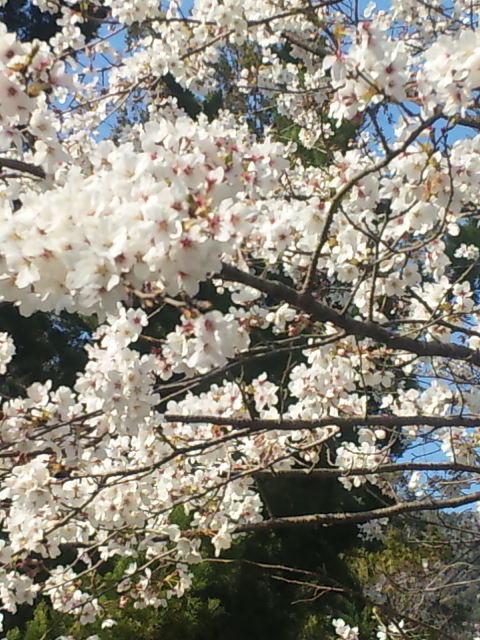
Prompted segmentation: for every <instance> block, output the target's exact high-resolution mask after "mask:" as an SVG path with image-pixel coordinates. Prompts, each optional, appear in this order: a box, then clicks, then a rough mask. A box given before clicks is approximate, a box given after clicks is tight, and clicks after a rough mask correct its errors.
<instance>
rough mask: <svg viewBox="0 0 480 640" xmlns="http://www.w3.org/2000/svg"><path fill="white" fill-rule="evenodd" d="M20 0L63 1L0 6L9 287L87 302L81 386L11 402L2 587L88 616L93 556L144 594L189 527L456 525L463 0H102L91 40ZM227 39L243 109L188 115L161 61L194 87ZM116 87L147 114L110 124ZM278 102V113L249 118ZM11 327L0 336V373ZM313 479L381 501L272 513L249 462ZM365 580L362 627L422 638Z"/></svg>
mask: <svg viewBox="0 0 480 640" xmlns="http://www.w3.org/2000/svg"><path fill="white" fill-rule="evenodd" d="M36 4H37V5H38V7H39V9H40V10H42V11H51V12H52V13H57V12H59V13H60V17H59V18H58V19H57V23H58V25H59V27H61V29H60V30H59V31H58V32H57V34H56V35H55V36H53V37H52V38H51V39H50V40H49V41H48V42H40V41H32V42H20V41H18V40H17V39H16V38H15V36H14V35H13V34H12V33H8V32H7V30H6V29H5V28H4V27H3V28H2V27H1V26H0V28H1V32H0V35H1V38H0V67H1V76H0V114H1V119H0V144H1V146H2V149H1V155H0V167H1V170H2V173H1V178H2V181H1V194H2V198H1V201H0V207H1V209H0V216H1V224H0V244H1V247H2V251H1V258H0V296H1V300H2V301H6V302H12V303H15V304H16V305H17V306H18V309H19V311H20V313H21V314H22V315H25V316H28V315H30V314H33V313H34V312H36V311H48V312H55V313H60V312H63V311H66V312H69V313H79V314H82V315H84V316H95V317H96V318H98V322H99V323H100V324H99V327H98V329H97V330H96V332H95V334H94V336H93V338H94V340H93V342H92V344H90V345H89V346H87V348H86V350H87V355H88V361H87V364H86V366H85V368H84V370H83V371H82V372H81V373H80V374H79V375H78V377H77V380H76V382H75V384H74V385H73V386H72V387H71V388H69V387H65V386H62V387H59V388H54V387H52V385H51V384H49V383H48V382H47V383H34V384H32V385H31V386H29V388H28V389H27V392H26V394H25V395H24V396H20V397H5V398H4V399H3V404H2V422H1V432H0V459H1V471H2V482H1V486H0V500H1V506H0V508H1V526H2V537H1V542H0V544H1V549H0V562H1V568H0V573H1V580H0V598H1V600H2V603H3V608H4V609H5V610H6V611H9V612H15V610H16V608H17V606H18V605H19V604H23V603H27V604H30V605H31V604H33V602H34V600H35V599H36V598H37V596H39V595H42V596H46V597H48V598H49V599H50V601H51V603H52V604H53V606H54V607H55V608H56V609H58V610H59V611H64V612H73V613H75V614H77V615H78V617H79V618H80V621H81V622H83V623H88V622H90V621H92V620H94V619H96V618H97V617H101V616H102V615H104V612H103V610H102V603H101V599H100V596H101V593H100V592H101V589H98V588H97V583H96V581H95V580H90V576H92V575H93V574H94V571H95V570H96V569H98V568H99V567H100V566H101V565H102V563H105V562H107V561H109V560H110V559H112V558H116V557H128V558H131V562H130V563H129V564H128V565H127V566H126V568H125V571H124V575H122V577H121V579H120V580H119V582H118V586H117V588H118V592H119V593H121V594H122V598H124V599H125V600H128V599H133V600H134V601H135V602H136V604H137V606H138V607H142V606H145V605H146V604H154V605H157V606H161V605H163V604H164V603H165V601H166V600H168V599H169V598H172V597H181V596H182V595H183V593H184V592H185V590H187V589H188V587H189V584H190V581H191V572H190V567H191V566H192V565H194V564H196V563H199V562H201V561H202V553H201V548H202V544H203V543H204V541H205V540H209V541H210V543H211V544H212V546H213V549H214V551H215V554H216V555H219V554H220V553H221V552H222V550H225V549H228V548H229V547H230V545H231V544H232V541H233V540H234V539H235V538H236V537H238V536H241V535H242V534H245V533H247V532H252V531H262V530H279V529H291V530H298V531H299V535H301V531H302V530H303V529H304V528H305V527H306V526H309V525H315V526H317V527H326V526H330V525H334V524H338V523H350V524H358V525H361V526H360V527H359V530H360V532H362V533H363V535H381V533H382V527H387V526H388V519H389V518H393V517H397V516H401V515H403V514H420V513H421V514H424V513H426V512H431V511H435V512H442V510H445V509H451V508H460V507H462V508H463V510H462V513H461V520H462V526H461V528H460V530H461V533H462V535H458V538H455V540H458V545H460V546H462V545H463V546H464V547H465V550H466V551H467V548H468V549H470V548H471V547H472V545H473V543H474V541H475V539H477V538H478V509H477V504H478V502H479V501H480V490H479V488H478V473H479V471H480V466H479V458H478V454H479V444H480V441H479V427H480V418H479V415H478V412H479V408H480V401H479V397H480V396H479V394H478V389H477V386H478V383H479V366H480V354H479V345H480V341H479V338H480V330H479V327H478V326H477V325H478V292H477V291H476V289H475V285H474V282H473V284H472V279H471V277H470V274H471V273H472V272H473V271H475V270H476V269H477V268H478V261H479V249H478V247H477V246H476V245H475V244H468V243H460V245H459V246H458V247H457V248H456V249H455V251H454V255H453V256H452V252H451V247H452V243H455V238H456V237H457V236H458V235H459V234H461V232H462V229H464V228H465V226H466V225H467V224H469V225H474V226H475V227H476V224H477V217H478V195H477V192H476V189H477V188H478V176H479V175H480V173H479V169H480V155H479V150H480V145H479V139H478V133H477V132H478V130H479V129H480V118H479V113H478V100H479V93H478V89H479V87H480V55H479V51H480V46H479V45H480V28H479V25H478V19H479V15H480V3H478V2H475V1H472V0H455V1H452V2H443V1H441V0H429V1H427V2H423V1H422V2H418V1H417V0H416V1H410V0H401V1H400V0H392V2H391V8H390V9H389V11H385V10H379V9H376V8H375V6H374V4H370V5H368V6H366V7H365V6H363V5H362V6H361V3H359V2H357V1H348V2H347V1H341V0H320V1H319V2H314V1H313V0H264V1H262V2H260V1H259V0H255V2H253V1H251V0H246V1H245V2H243V3H238V2H232V1H231V0H223V1H220V0H218V1H217V0H197V1H195V2H194V3H193V6H192V7H191V9H190V10H189V11H188V12H187V13H185V12H184V11H183V10H182V7H181V6H180V5H179V4H178V3H177V2H175V1H172V2H168V3H161V5H160V6H159V5H158V2H157V0H155V1H152V0H142V1H137V0H136V1H133V0H132V1H131V2H130V1H128V2H126V1H122V2H118V1H117V0H109V1H105V2H102V3H97V4H98V5H100V4H101V8H102V12H101V13H99V14H98V15H101V16H102V18H101V19H102V21H103V25H102V26H101V27H100V29H99V31H98V37H97V38H96V39H93V40H91V41H88V42H87V41H86V40H85V36H84V35H83V33H82V31H81V25H82V23H83V22H84V21H86V20H91V19H92V16H91V15H88V14H87V13H86V12H85V11H83V10H80V9H78V8H75V6H74V5H73V4H72V3H69V2H65V3H57V2H46V1H44V0H37V2H36ZM90 4H95V3H90ZM105 9H107V12H106V17H103V16H104V14H105ZM98 19H99V20H100V18H98ZM127 31H128V32H129V33H130V35H131V34H132V33H135V34H136V35H134V36H133V37H129V38H128V39H123V36H124V35H125V34H126V33H127ZM122 34H123V35H122ZM119 41H120V42H122V44H121V45H120V46H119V45H118V42H119ZM239 46H242V47H243V48H244V49H243V50H244V51H250V52H251V55H243V56H236V55H234V52H235V47H239ZM222 56H223V58H224V59H225V57H226V59H227V60H229V64H230V73H231V82H232V85H233V84H234V85H235V87H236V91H237V92H240V93H243V95H244V96H245V101H244V103H243V104H244V105H245V106H246V107H247V108H248V109H250V112H249V113H248V114H246V113H243V112H242V111H241V110H238V109H237V110H235V109H231V110H223V111H220V112H219V113H218V115H217V117H216V118H215V119H212V120H211V121H209V120H208V118H207V117H206V116H205V115H198V117H197V118H196V119H192V118H191V117H190V116H188V115H187V114H186V113H185V112H184V111H182V110H181V108H179V106H178V104H177V103H176V101H175V100H173V99H172V98H171V97H168V96H165V95H164V94H162V91H161V90H159V87H160V88H161V86H160V85H161V82H162V79H163V78H166V77H173V78H174V79H175V81H176V83H178V84H179V85H180V86H182V87H184V88H185V89H188V90H189V91H190V92H191V93H192V94H193V95H194V96H195V97H196V99H198V100H199V101H200V103H201V102H202V99H203V97H204V96H208V95H211V94H212V92H215V91H216V90H218V88H219V87H218V74H217V73H216V69H217V67H216V65H217V63H218V62H219V60H220V59H222ZM169 74H170V75H169ZM135 103H136V104H141V105H142V110H143V112H144V116H145V117H144V118H143V120H144V121H142V123H141V124H139V123H136V124H134V123H130V124H128V125H126V126H123V127H122V128H121V131H120V133H118V131H117V132H116V135H115V136H114V137H109V136H108V135H107V134H106V133H105V132H106V131H109V130H110V128H111V126H112V125H113V124H114V123H115V117H116V116H117V115H118V114H119V113H121V112H122V110H124V109H127V110H128V109H129V108H130V105H132V104H135ZM269 104H270V105H271V104H274V108H275V111H276V113H277V114H279V115H280V116H283V117H284V118H286V119H287V120H288V122H289V123H291V127H294V128H295V131H296V136H293V137H292V136H285V135H284V136H282V135H280V133H281V132H279V130H278V127H276V126H275V122H274V121H273V119H272V120H271V122H269V117H268V114H267V117H266V118H265V119H264V120H262V127H260V128H258V127H255V122H256V120H255V119H256V118H257V117H259V114H258V113H257V111H260V110H262V109H264V108H266V107H265V105H267V106H268V105H269ZM256 110H257V111H256ZM345 121H353V122H356V123H358V129H357V132H356V134H355V138H354V139H353V140H352V141H351V144H350V148H348V149H341V148H337V149H335V135H336V132H337V129H338V127H339V126H341V125H342V123H344V122H345ZM269 124H271V127H270V128H269V127H268V125H269ZM301 149H303V150H305V149H310V150H312V151H315V152H317V153H320V154H323V155H322V157H324V158H325V162H324V163H323V164H321V165H320V166H319V165H318V163H313V162H311V157H312V156H311V155H310V156H309V155H308V154H307V153H301V152H299V150H301ZM459 266H460V268H459ZM206 287H208V288H209V291H210V294H209V296H208V300H205V294H204V292H205V288H206ZM212 292H213V293H212ZM160 309H167V310H169V312H170V313H169V316H168V317H169V318H170V320H169V323H168V324H166V325H165V326H164V328H163V331H160V333H159V332H158V330H157V331H152V329H153V327H154V326H156V327H157V329H158V325H155V318H156V317H157V316H158V314H159V310H160ZM172 318H173V320H172ZM149 330H150V331H149ZM14 353H15V345H14V343H13V341H12V339H11V337H10V336H9V335H7V334H2V335H1V339H0V368H1V372H2V373H6V374H7V375H8V365H9V362H10V361H11V360H12V358H14V357H15V356H14ZM279 357H280V358H283V359H284V360H283V362H284V364H283V369H282V373H281V375H280V376H278V373H277V369H276V368H275V366H273V365H272V362H274V361H275V358H277V359H278V358H279ZM253 363H254V364H255V366H256V367H257V368H258V371H259V373H258V372H257V373H256V374H255V375H254V376H252V375H250V374H249V372H250V371H251V369H250V368H249V367H250V365H252V364H253ZM277 368H278V367H277ZM306 475H310V476H312V477H318V478H322V477H325V478H336V479H337V481H338V483H339V486H340V485H341V486H343V487H344V489H345V490H347V491H350V492H353V493H354V492H358V491H359V490H364V489H368V490H369V491H371V492H373V494H374V495H375V496H376V498H377V503H376V506H374V507H372V508H367V507H365V508H363V507H361V506H360V507H359V508H358V509H355V508H353V509H352V510H345V509H343V508H342V506H341V504H339V505H338V508H337V509H335V510H332V511H329V512H315V513H305V514H300V515H294V516H277V515H275V514H273V513H271V512H269V509H268V505H267V504H265V501H264V496H262V493H261V491H260V490H259V488H260V486H261V482H262V480H265V479H266V478H271V477H277V476H278V477H282V478H285V479H290V480H291V481H292V482H294V481H295V479H296V478H299V477H302V478H303V477H305V476H306ZM180 508H181V509H182V510H183V512H184V514H185V515H186V516H187V521H188V524H187V525H185V526H180V525H179V524H178V523H177V522H176V521H175V518H174V517H173V516H172V514H174V513H175V512H177V511H178V509H180ZM459 517H460V516H459ZM454 535H457V534H453V533H451V537H452V538H454ZM67 550H68V551H69V552H70V553H72V554H73V556H72V557H73V559H72V560H71V561H69V562H65V561H64V558H65V552H66V551H67ZM160 570H162V571H165V573H164V574H162V575H165V576H166V577H165V579H164V585H163V590H162V591H161V592H160V591H159V590H158V589H153V588H152V581H153V580H154V578H155V576H156V575H157V574H158V572H159V571H160ZM445 575H446V576H447V577H448V575H449V572H448V571H446V572H445ZM447 582H448V581H447ZM443 587H445V588H447V584H446V583H445V584H444V585H443V586H442V588H443ZM377 595H378V597H377V598H376V599H375V594H373V596H372V602H376V603H377V605H376V608H375V612H376V613H375V615H377V617H378V633H377V637H378V638H397V637H398V638H400V637H407V638H420V637H427V634H428V629H427V630H422V627H421V622H422V621H421V620H417V619H407V618H402V619H400V618H398V617H396V615H395V612H394V613H392V612H391V611H389V610H388V609H382V598H381V588H380V587H379V588H378V594H377ZM108 624H110V622H108ZM332 628H334V629H335V631H336V634H337V635H338V636H339V637H341V638H345V639H346V638H355V637H357V635H358V634H357V632H356V631H355V628H354V627H352V626H351V625H349V624H347V623H346V622H345V621H344V620H342V619H335V620H334V621H333V627H332ZM468 632H470V631H468ZM422 633H423V634H424V635H423V636H421V635H419V634H422ZM472 633H473V632H472ZM472 638H473V635H472Z"/></svg>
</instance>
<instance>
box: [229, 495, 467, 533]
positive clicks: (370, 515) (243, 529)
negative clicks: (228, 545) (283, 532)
mask: <svg viewBox="0 0 480 640" xmlns="http://www.w3.org/2000/svg"><path fill="white" fill-rule="evenodd" d="M478 501H480V491H476V492H475V493H471V494H469V495H468V496H465V495H464V496H458V497H457V498H446V499H445V500H428V499H426V500H419V501H418V502H399V503H398V504H393V505H390V506H388V507H380V508H379V509H370V510H368V511H358V512H347V513H317V514H313V515H304V516H285V517H279V518H269V519H268V520H263V521H262V522H255V523H252V524H245V525H239V526H238V527H237V528H236V529H235V533H247V532H251V531H264V530H268V529H287V528H291V527H298V526H311V525H320V526H331V525H336V524H360V523H362V522H368V521H370V520H380V519H381V518H390V517H392V516H395V515H400V514H403V513H412V512H418V511H439V510H441V509H447V508H455V507H461V506H463V505H466V504H472V502H478Z"/></svg>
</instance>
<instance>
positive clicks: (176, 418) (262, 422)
mask: <svg viewBox="0 0 480 640" xmlns="http://www.w3.org/2000/svg"><path fill="white" fill-rule="evenodd" d="M164 418H165V420H166V421H167V422H184V423H185V424H200V423H207V424H217V425H230V426H232V427H233V428H235V429H244V430H248V431H250V432H253V431H263V430H277V431H295V430H298V429H321V428H322V427H330V426H337V427H339V428H340V429H350V428H352V427H390V428H393V427H411V426H416V425H419V426H428V427H437V428H440V427H472V428H478V427H480V417H476V418H464V417H463V416H366V417H365V416H354V417H349V418H337V417H334V416H330V417H326V418H319V419H317V420H282V419H278V420H271V419H256V420H250V419H248V418H228V417H225V416H195V415H182V414H168V413H167V414H165V415H164Z"/></svg>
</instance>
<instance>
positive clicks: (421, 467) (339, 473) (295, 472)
mask: <svg viewBox="0 0 480 640" xmlns="http://www.w3.org/2000/svg"><path fill="white" fill-rule="evenodd" d="M399 471H442V472H443V471H458V472H461V471H462V472H466V473H478V474H480V466H479V465H473V464H462V463H460V462H394V463H391V464H380V465H379V466H378V467H375V468H374V469H372V468H367V467H364V468H361V467H360V468H353V469H334V468H332V469H309V470H304V469H285V470H281V469H280V470H278V471H258V472H257V473H255V474H253V475H254V476H255V478H258V479H269V478H276V477H280V478H282V479H287V480H297V479H298V478H324V477H333V478H339V477H348V476H365V475H369V474H372V473H397V472H399Z"/></svg>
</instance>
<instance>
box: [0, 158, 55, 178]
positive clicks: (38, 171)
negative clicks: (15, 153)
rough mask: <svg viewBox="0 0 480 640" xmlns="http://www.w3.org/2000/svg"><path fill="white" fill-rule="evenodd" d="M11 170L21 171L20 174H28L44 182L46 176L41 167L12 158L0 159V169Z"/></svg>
mask: <svg viewBox="0 0 480 640" xmlns="http://www.w3.org/2000/svg"><path fill="white" fill-rule="evenodd" d="M4 167H5V168H7V169H12V170H13V171H21V172H22V173H30V174H31V175H32V176H35V177H37V178H41V179H42V180H45V178H46V174H45V171H44V170H43V169H42V167H39V166H38V165H36V164H29V163H28V162H23V161H22V160H14V159H13V158H0V169H3V168H4Z"/></svg>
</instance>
